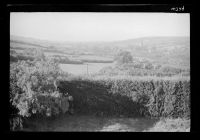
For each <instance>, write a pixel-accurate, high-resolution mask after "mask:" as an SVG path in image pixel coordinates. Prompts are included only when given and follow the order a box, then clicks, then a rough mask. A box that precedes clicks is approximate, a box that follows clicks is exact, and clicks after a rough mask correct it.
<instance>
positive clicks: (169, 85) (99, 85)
mask: <svg viewBox="0 0 200 140" xmlns="http://www.w3.org/2000/svg"><path fill="white" fill-rule="evenodd" d="M62 87H65V88H67V89H68V90H69V93H70V94H72V95H73V96H74V98H75V99H76V103H75V106H79V105H78V104H80V103H81V102H82V103H83V102H84V100H85V102H84V103H83V104H84V106H83V105H80V106H79V107H80V108H81V107H82V108H83V109H84V107H86V106H87V105H89V106H90V109H92V108H93V109H94V110H98V109H100V108H101V106H102V105H103V106H104V108H107V109H110V108H111V107H110V106H112V105H110V104H112V103H113V102H115V101H116V100H118V104H113V106H116V107H118V110H116V112H115V113H117V112H118V113H120V112H126V113H129V114H131V113H132V114H135V115H140V116H144V117H147V116H148V117H174V118H177V117H189V116H190V80H178V79H177V80H164V79H163V80H162V79H156V80H153V79H152V80H133V79H98V80H94V79H77V80H72V81H65V82H62ZM80 87H81V88H80ZM70 89H71V90H70ZM97 94H98V95H97ZM101 94H102V95H104V97H105V96H107V98H104V97H103V96H102V95H101ZM93 96H96V98H99V100H104V103H103V104H102V103H101V104H99V106H98V105H97V104H98V101H97V100H93V101H92V100H91V102H88V101H89V100H90V98H92V97H93ZM117 96H118V97H119V98H117ZM86 98H88V99H87V100H86ZM108 98H109V99H112V103H110V104H109V101H108V100H107V99H108ZM106 100H107V101H106ZM92 104H96V106H92ZM119 106H127V108H126V109H125V108H119ZM113 108H114V107H113ZM124 109H125V110H124ZM112 111H113V110H112Z"/></svg>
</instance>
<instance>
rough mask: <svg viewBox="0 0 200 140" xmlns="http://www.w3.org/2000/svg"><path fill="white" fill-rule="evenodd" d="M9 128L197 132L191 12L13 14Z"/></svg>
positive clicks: (23, 129) (15, 129)
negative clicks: (193, 109) (192, 117)
mask: <svg viewBox="0 0 200 140" xmlns="http://www.w3.org/2000/svg"><path fill="white" fill-rule="evenodd" d="M9 82H10V86H9V89H10V91H9V98H10V100H9V108H10V110H11V111H10V114H9V116H10V118H9V125H10V126H9V127H10V131H20V132H21V131H22V132H190V115H191V114H190V111H191V107H190V103H191V102H190V94H191V91H190V13H175V12H10V79H9Z"/></svg>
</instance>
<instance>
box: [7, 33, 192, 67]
mask: <svg viewBox="0 0 200 140" xmlns="http://www.w3.org/2000/svg"><path fill="white" fill-rule="evenodd" d="M10 46H11V48H28V47H31V48H41V49H43V50H45V51H50V52H51V51H52V52H58V53H59V52H60V53H66V54H92V55H101V56H114V55H115V54H116V53H118V52H119V51H120V50H127V51H130V52H131V53H132V55H133V56H134V57H142V58H148V59H152V60H154V61H158V62H162V63H173V64H176V63H183V64H184V65H187V66H189V65H190V38H189V37H143V38H135V39H128V40H120V41H112V42H56V41H48V40H39V39H33V38H27V37H20V36H13V35H11V36H10Z"/></svg>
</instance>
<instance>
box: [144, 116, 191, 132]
mask: <svg viewBox="0 0 200 140" xmlns="http://www.w3.org/2000/svg"><path fill="white" fill-rule="evenodd" d="M146 132H190V120H189V119H184V118H177V119H169V118H168V119H161V120H160V121H158V122H157V123H156V124H155V125H154V127H152V128H150V129H148V130H146Z"/></svg>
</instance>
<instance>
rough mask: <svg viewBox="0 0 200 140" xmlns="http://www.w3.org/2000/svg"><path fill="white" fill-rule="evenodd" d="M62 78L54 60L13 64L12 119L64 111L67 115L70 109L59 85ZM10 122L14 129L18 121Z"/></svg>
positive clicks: (11, 85)
mask: <svg viewBox="0 0 200 140" xmlns="http://www.w3.org/2000/svg"><path fill="white" fill-rule="evenodd" d="M61 76H62V72H61V71H60V69H59V67H58V64H57V63H55V62H54V61H52V60H46V61H44V60H40V61H36V60H35V61H18V62H17V63H12V64H11V65H10V106H11V108H13V109H12V110H11V114H12V116H15V117H14V118H11V120H16V119H15V118H23V117H30V116H31V115H32V114H36V113H37V114H42V115H44V116H51V115H57V114H59V113H60V112H62V111H64V112H63V113H65V112H66V111H67V110H68V106H69V105H68V103H66V102H67V97H64V96H65V95H64V94H62V93H60V92H59V91H58V89H57V84H56V83H57V82H58V81H59V80H61ZM64 103H65V104H64ZM63 108H64V109H63ZM11 122H12V124H11V126H14V125H15V124H13V123H14V122H16V121H14V122H13V121H11ZM18 122H19V121H18ZM18 122H17V123H18ZM20 125H21V124H20ZM21 126H22V125H21Z"/></svg>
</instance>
